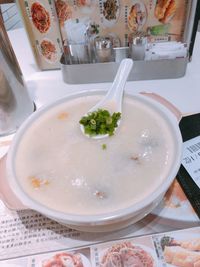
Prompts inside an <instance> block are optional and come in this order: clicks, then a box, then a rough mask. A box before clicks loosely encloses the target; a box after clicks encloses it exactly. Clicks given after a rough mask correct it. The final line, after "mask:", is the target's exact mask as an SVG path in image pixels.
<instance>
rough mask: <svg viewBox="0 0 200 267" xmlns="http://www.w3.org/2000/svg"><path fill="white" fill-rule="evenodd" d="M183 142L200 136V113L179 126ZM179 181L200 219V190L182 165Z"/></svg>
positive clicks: (183, 119) (186, 118) (185, 118)
mask: <svg viewBox="0 0 200 267" xmlns="http://www.w3.org/2000/svg"><path fill="white" fill-rule="evenodd" d="M179 127H180V130H181V133H182V137H183V142H185V141H188V140H190V139H192V138H195V137H197V136H199V135H200V113H198V114H193V115H189V116H186V117H183V118H182V119H181V121H180V124H179ZM177 180H178V182H179V183H180V185H181V187H182V189H183V191H184V192H185V194H186V196H187V198H188V200H189V201H190V203H191V205H192V207H193V208H194V210H195V212H196V214H197V215H198V217H199V218H200V188H199V187H198V185H197V184H196V183H195V182H194V181H193V179H192V177H191V176H190V174H189V173H188V172H187V170H186V169H185V168H184V166H183V165H181V167H180V169H179V172H178V174H177Z"/></svg>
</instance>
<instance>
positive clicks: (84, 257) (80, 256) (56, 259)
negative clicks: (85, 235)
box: [28, 248, 91, 267]
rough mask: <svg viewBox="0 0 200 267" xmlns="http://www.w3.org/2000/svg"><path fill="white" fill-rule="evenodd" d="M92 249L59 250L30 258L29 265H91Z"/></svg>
mask: <svg viewBox="0 0 200 267" xmlns="http://www.w3.org/2000/svg"><path fill="white" fill-rule="evenodd" d="M89 257H90V249H89V248H85V249H80V250H76V251H70V252H69V251H57V252H54V253H48V254H43V255H36V256H34V257H30V258H29V265H28V266H29V267H32V266H37V267H58V266H60V267H61V266H62V267H91V263H90V260H89Z"/></svg>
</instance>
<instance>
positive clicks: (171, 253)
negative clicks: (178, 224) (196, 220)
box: [154, 228, 200, 267]
mask: <svg viewBox="0 0 200 267" xmlns="http://www.w3.org/2000/svg"><path fill="white" fill-rule="evenodd" d="M154 242H155V246H156V247H157V251H158V253H159V255H160V259H162V262H163V263H167V265H165V266H167V267H172V266H173V267H174V266H176V267H187V266H189V267H198V266H200V229H199V228H196V229H189V230H188V231H186V230H183V231H177V232H174V233H172V232H170V233H166V234H164V235H163V234H162V235H159V236H156V237H154Z"/></svg>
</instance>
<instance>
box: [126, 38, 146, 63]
mask: <svg viewBox="0 0 200 267" xmlns="http://www.w3.org/2000/svg"><path fill="white" fill-rule="evenodd" d="M146 45H147V37H145V36H135V37H133V38H132V42H131V46H130V48H131V57H132V59H134V60H144V58H145V51H146Z"/></svg>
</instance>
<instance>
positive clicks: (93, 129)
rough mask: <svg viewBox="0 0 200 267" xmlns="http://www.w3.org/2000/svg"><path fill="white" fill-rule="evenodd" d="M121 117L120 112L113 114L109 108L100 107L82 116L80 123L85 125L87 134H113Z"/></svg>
mask: <svg viewBox="0 0 200 267" xmlns="http://www.w3.org/2000/svg"><path fill="white" fill-rule="evenodd" d="M120 118H121V113H120V112H114V113H113V114H112V115H111V114H110V113H109V111H108V110H103V109H99V110H97V111H94V112H91V113H89V114H88V115H87V116H84V117H82V118H81V120H80V121H79V123H80V124H82V125H83V126H84V131H85V134H88V135H90V136H95V135H99V134H102V135H104V134H108V135H109V136H112V135H113V134H114V131H115V128H116V127H117V126H118V125H117V122H118V120H119V119H120Z"/></svg>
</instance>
